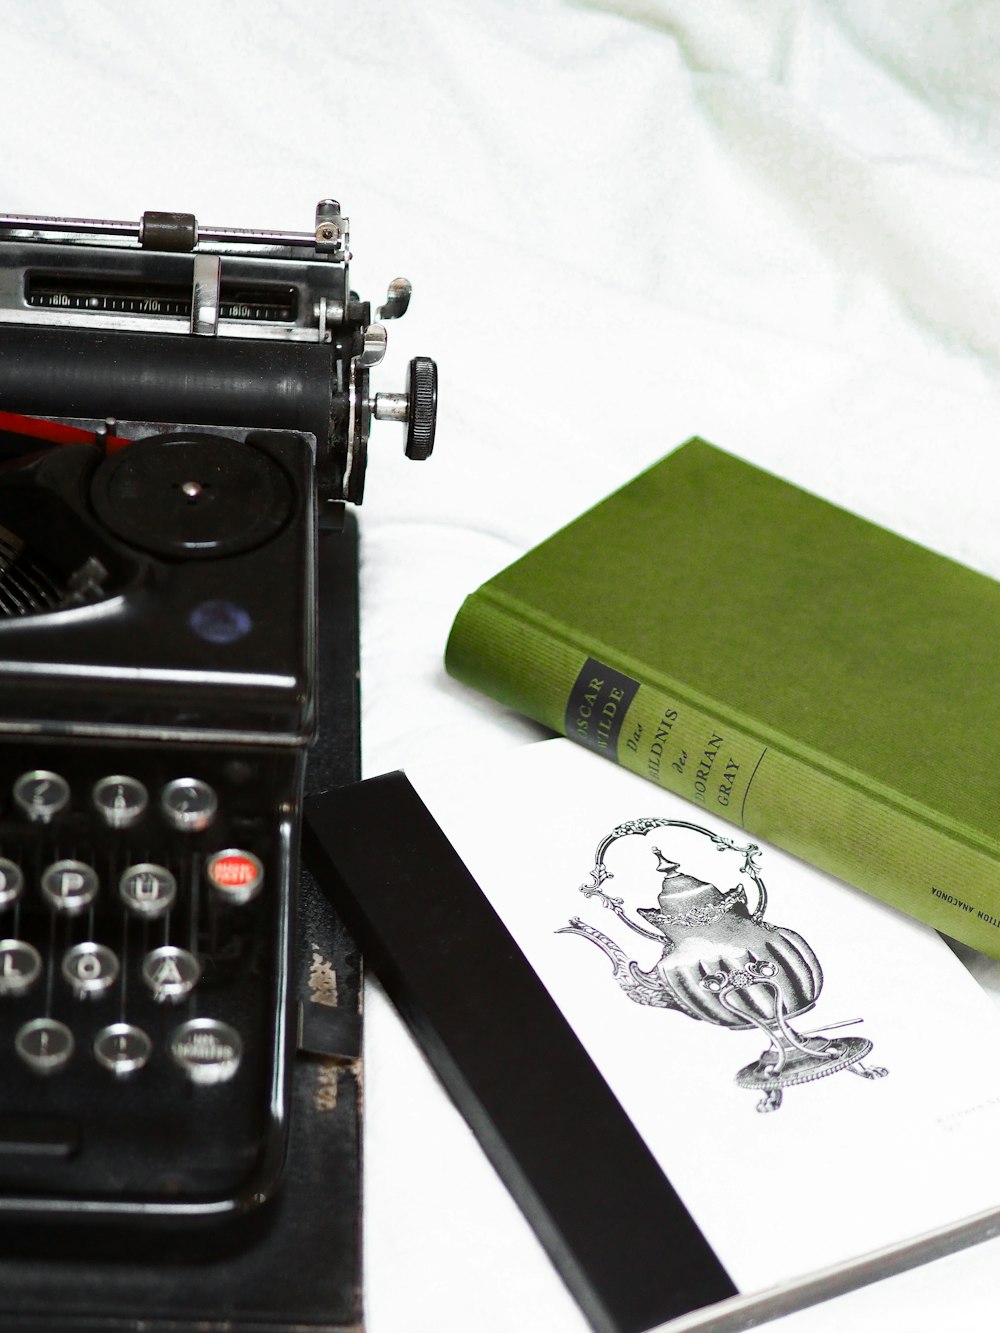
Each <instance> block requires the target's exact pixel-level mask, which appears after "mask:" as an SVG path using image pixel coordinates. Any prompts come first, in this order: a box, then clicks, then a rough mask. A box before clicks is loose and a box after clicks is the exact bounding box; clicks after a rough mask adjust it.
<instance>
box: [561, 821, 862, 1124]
mask: <svg viewBox="0 0 1000 1333" xmlns="http://www.w3.org/2000/svg"><path fill="white" fill-rule="evenodd" d="M670 827H673V828H678V829H687V830H691V831H693V832H695V833H698V834H702V835H704V836H705V837H707V838H709V839H710V840H711V841H712V842H713V843H714V844H715V847H716V849H717V850H718V851H729V852H734V853H737V854H738V855H739V856H741V857H742V866H741V872H740V873H741V874H745V875H746V876H747V877H748V878H749V879H750V880H751V881H752V883H753V885H754V889H755V890H756V899H757V901H756V903H755V905H754V906H753V908H752V909H751V905H750V903H749V901H748V898H747V893H746V889H745V888H744V886H743V884H742V883H739V884H737V885H736V886H735V887H734V888H732V889H730V890H729V891H728V892H723V891H722V890H720V889H719V888H718V887H717V886H716V885H715V884H712V883H710V882H708V881H707V880H703V879H698V878H696V877H695V876H694V875H691V874H688V873H687V872H686V871H685V870H684V869H683V868H682V867H681V865H680V863H679V862H678V861H675V860H673V859H671V858H670V857H668V856H667V855H665V854H664V852H663V851H661V850H660V848H658V847H653V848H652V851H653V855H654V856H655V858H656V862H655V869H656V871H657V873H658V874H659V875H660V891H659V895H658V898H657V906H656V907H638V908H636V914H637V915H638V916H639V917H640V918H641V919H642V921H643V922H645V923H646V924H645V925H640V924H639V923H638V922H636V921H634V920H633V919H632V918H631V917H630V916H629V915H628V914H627V912H626V910H625V907H624V899H622V898H617V897H612V896H610V895H609V894H608V893H606V892H605V891H604V888H603V887H602V886H603V885H604V884H606V882H607V881H608V880H609V879H611V878H613V876H612V873H611V872H610V871H609V870H608V869H607V866H606V864H605V857H606V855H607V852H608V850H609V849H610V848H611V846H612V845H613V844H614V843H615V842H616V841H618V839H620V838H624V837H628V836H631V835H640V836H645V835H646V834H648V833H649V832H651V831H652V830H654V829H664V828H670ZM759 856H760V849H759V848H758V847H757V846H756V845H755V844H753V843H749V844H748V845H747V846H745V847H740V846H738V845H737V844H736V843H735V842H733V841H732V840H731V839H729V838H724V837H721V836H720V835H718V834H715V833H712V832H711V831H710V830H708V829H705V828H702V827H701V826H700V825H698V824H691V823H688V822H687V821H685V820H675V819H662V818H646V819H633V820H628V821H626V822H625V823H624V824H620V825H619V826H618V827H617V828H615V829H614V830H612V832H611V833H610V834H608V836H607V837H605V838H604V839H603V840H602V841H601V843H600V844H599V845H598V848H597V853H596V856H595V860H594V868H593V870H592V871H591V872H590V878H591V882H590V883H589V884H583V885H581V886H580V892H581V893H583V894H584V895H585V896H587V897H588V898H597V899H598V900H599V901H600V902H601V904H602V906H604V907H605V908H607V909H608V910H609V911H611V912H613V913H614V915H615V916H616V917H617V918H618V919H619V920H620V921H622V922H623V923H624V924H625V925H626V926H628V928H629V929H630V930H631V931H633V932H635V933H636V934H638V935H641V936H643V937H644V938H645V939H648V940H651V941H655V942H656V943H657V944H658V945H659V946H660V947H661V953H660V957H659V959H658V960H657V961H656V962H655V963H654V964H653V965H652V966H651V967H649V968H646V969H643V968H641V967H640V966H639V964H638V962H636V961H635V960H634V959H630V958H629V957H628V955H627V954H626V952H625V950H624V949H623V948H622V947H621V946H620V945H619V944H618V943H617V942H616V941H615V940H613V939H611V938H610V937H609V936H608V935H606V934H604V932H603V931H600V930H597V929H596V928H595V927H594V926H592V925H590V924H588V923H587V922H585V921H583V920H581V919H580V918H579V917H573V918H571V920H570V922H569V924H568V925H566V926H562V927H560V929H559V933H565V934H573V935H580V936H582V937H583V938H585V939H588V940H590V941H591V942H592V943H594V944H596V945H597V946H598V948H600V949H601V950H602V951H603V952H604V953H605V954H606V955H607V956H608V958H609V959H610V961H611V965H612V972H613V976H614V978H615V980H616V981H617V982H618V985H619V986H620V987H621V989H622V990H623V991H624V993H625V994H626V995H627V996H628V997H629V999H631V1000H633V1001H634V1002H635V1003H637V1004H642V1005H649V1006H652V1007H653V1008H658V1009H675V1010H677V1011H678V1012H679V1013H682V1014H686V1015H687V1017H689V1018H692V1019H695V1020H696V1021H700V1022H707V1023H712V1024H714V1025H715V1026H718V1027H724V1028H731V1029H743V1030H747V1029H752V1028H758V1029H760V1031H761V1032H763V1033H764V1035H765V1037H766V1038H767V1042H768V1045H767V1048H766V1049H765V1050H764V1051H763V1052H762V1054H761V1055H760V1057H759V1058H758V1059H757V1060H756V1061H754V1062H753V1064H750V1065H747V1066H746V1067H745V1068H743V1069H741V1070H739V1071H738V1072H737V1074H736V1082H737V1084H738V1085H739V1086H741V1087H747V1088H754V1089H758V1090H759V1091H761V1092H762V1093H763V1097H762V1099H761V1100H760V1102H759V1103H758V1105H757V1109H758V1110H759V1111H773V1110H776V1109H777V1108H778V1107H779V1106H780V1105H781V1100H782V1092H783V1090H784V1089H785V1088H786V1087H791V1086H793V1085H795V1084H799V1083H809V1082H813V1081H815V1080H817V1079H821V1078H824V1077H826V1076H827V1075H829V1074H833V1073H836V1072H837V1071H839V1070H841V1069H848V1070H850V1071H851V1072H852V1073H855V1074H858V1075H860V1076H861V1077H863V1078H882V1077H884V1076H885V1074H886V1073H887V1072H888V1071H887V1070H886V1069H884V1068H882V1067H881V1066H873V1067H867V1066H865V1065H864V1064H863V1063H862V1061H863V1060H864V1058H865V1057H866V1056H867V1055H869V1054H870V1052H871V1050H872V1043H871V1041H869V1040H868V1038H866V1037H857V1036H850V1037H844V1036H837V1037H828V1036H825V1035H823V1034H824V1033H825V1032H828V1031H830V1030H832V1029H833V1028H838V1027H844V1026H850V1025H852V1024H854V1023H856V1022H860V1021H861V1020H860V1019H851V1020H849V1021H848V1022H847V1023H837V1024H827V1025H826V1026H825V1027H824V1028H821V1029H816V1030H815V1031H814V1032H809V1033H801V1032H798V1031H796V1029H795V1028H793V1027H792V1025H791V1023H790V1021H789V1020H790V1019H791V1018H793V1017H798V1016H800V1015H803V1014H805V1013H807V1012H808V1011H809V1010H810V1009H812V1008H813V1006H814V1005H815V1004H816V1001H817V999H818V998H819V995H820V992H821V990H822V987H823V971H822V968H821V967H820V963H819V959H818V958H817V956H816V954H815V952H814V950H813V948H812V946H811V945H810V944H809V942H808V941H807V940H806V939H805V938H804V937H803V936H802V935H800V934H799V933H798V932H797V931H795V930H792V929H790V928H789V927H787V926H778V925H773V924H772V923H771V922H769V921H767V920H765V913H766V910H767V890H766V888H765V885H764V881H763V879H762V877H761V873H760V869H759V865H758V859H759Z"/></svg>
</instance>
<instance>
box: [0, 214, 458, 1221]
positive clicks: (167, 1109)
mask: <svg viewBox="0 0 1000 1333" xmlns="http://www.w3.org/2000/svg"><path fill="white" fill-rule="evenodd" d="M348 257H349V255H348V251H347V224H346V219H344V218H342V217H341V215H340V210H339V206H337V205H336V204H335V203H334V202H333V201H331V200H324V201H322V202H321V204H320V205H319V207H318V209H317V214H316V225H315V229H314V232H312V233H302V234H298V233H261V232H239V231H236V230H234V229H215V230H214V231H207V232H206V231H199V229H198V227H197V224H196V223H195V221H194V219H193V218H190V217H189V216H187V215H179V214H147V215H145V217H144V219H143V221H142V222H141V223H139V224H126V223H110V222H109V223H97V222H94V223H90V222H86V221H81V220H64V219H51V218H21V217H16V218H15V217H10V216H8V217H3V218H0V304H2V308H0V1228H3V1227H5V1226H6V1225H8V1224H12V1225H16V1226H18V1227H22V1226H23V1227H27V1228H28V1229H29V1231H30V1229H31V1228H32V1227H39V1226H49V1227H51V1226H58V1227H59V1228H61V1229H66V1228H68V1229H69V1230H70V1232H72V1229H73V1227H74V1226H78V1225H79V1224H80V1223H86V1224H89V1225H90V1226H100V1227H102V1228H109V1227H110V1228H114V1227H119V1228H123V1229H124V1231H125V1232H128V1231H129V1230H131V1229H132V1228H140V1229H145V1230H150V1229H151V1230H152V1231H153V1232H156V1231H157V1229H165V1230H166V1231H167V1232H171V1231H176V1230H177V1229H178V1228H195V1229H197V1228H204V1227H206V1226H209V1227H210V1226H213V1225H217V1224H220V1223H223V1222H226V1221H229V1220H231V1219H234V1218H239V1217H242V1216H243V1215H245V1214H248V1213H252V1212H253V1211H254V1210H256V1209H258V1208H260V1207H261V1206H262V1205H266V1204H267V1203H268V1201H269V1200H271V1199H273V1198H274V1196H275V1195H276V1194H277V1193H280V1190H281V1184H282V1178H283V1170H284V1164H285V1157H286V1147H287V1138H288V1130H289V1111H290V1105H291V1087H292V1082H293V1073H294V1061H295V1057H296V1052H297V1051H298V1049H299V1048H300V1046H301V1044H302V1033H303V1029H304V1027H307V1026H308V1024H307V1023H305V1022H304V1019H303V1013H302V1002H301V994H302V991H301V986H300V985H299V984H298V979H297V976H296V966H297V964H296V958H297V957H298V952H300V951H298V952H297V949H296V920H297V914H298V910H299V907H298V894H299V867H298V838H299V818H300V807H301V801H302V794H303V783H304V775H305V771H306V763H307V757H308V754H309V750H310V746H311V744H312V742H313V739H314V737H315V734H316V729H317V717H318V703H317V691H318V675H319V673H318V667H317V637H318V626H317V563H316V562H317V555H316V552H317V542H318V539H319V534H320V532H321V531H323V532H326V531H327V530H330V529H333V528H336V527H337V526H338V524H339V523H340V522H341V521H342V517H343V507H344V504H345V502H354V503H357V502H359V501H360V499H361V495H362V490H363V485H364V475H365V456H366V446H367V438H368V430H369V427H370V423H371V419H372V417H374V416H383V417H387V418H389V419H392V420H396V421H401V422H404V423H405V424H406V428H407V452H408V453H409V454H410V456H411V457H414V458H423V457H426V456H427V455H428V454H429V453H430V450H431V447H432V445H433V435H434V411H435V407H436V371H435V369H434V367H433V363H432V362H429V361H426V360H425V359H423V358H417V359H416V361H415V362H413V363H411V370H410V375H411V378H410V385H409V387H408V390H407V392H406V393H401V394H381V395H375V396H372V395H371V394H370V391H369V371H370V369H371V367H373V366H374V365H376V364H377V362H378V361H379V360H380V359H381V354H382V351H383V350H384V346H385V331H384V328H383V326H382V325H381V324H380V323H374V324H373V323H372V322H371V316H370V311H369V308H368V306H367V304H366V303H362V302H360V301H359V300H358V299H357V297H356V296H354V295H353V293H351V291H350V287H349V281H348V275H347V259H348ZM408 301H409V286H408V284H406V283H405V282H404V281H403V280H397V281H396V282H395V283H393V284H392V285H391V286H390V288H389V293H388V296H387V300H386V304H385V305H384V306H383V307H382V309H381V310H380V312H379V313H380V316H381V318H382V319H387V318H391V317H395V316H397V315H399V314H402V313H403V312H404V311H405V308H406V305H407V303H408ZM320 614H322V611H321V612H320ZM327 628H328V632H329V627H327Z"/></svg>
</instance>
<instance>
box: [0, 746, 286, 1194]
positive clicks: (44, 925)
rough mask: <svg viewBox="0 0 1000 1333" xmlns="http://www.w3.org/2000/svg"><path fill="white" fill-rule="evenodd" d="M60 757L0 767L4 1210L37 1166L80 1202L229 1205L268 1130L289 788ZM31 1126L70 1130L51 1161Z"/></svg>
mask: <svg viewBox="0 0 1000 1333" xmlns="http://www.w3.org/2000/svg"><path fill="white" fill-rule="evenodd" d="M0 753H2V752H0ZM58 753H59V754H60V755H62V756H65V758H64V759H63V762H61V763H60V762H59V760H58V759H57V758H56V752H53V753H52V754H50V755H49V756H48V757H47V758H46V756H45V755H44V754H42V755H41V756H40V755H39V752H38V750H37V749H35V750H33V751H32V750H28V749H27V747H17V748H16V749H15V750H14V753H7V754H3V758H4V759H5V760H8V761H10V760H14V762H13V763H3V764H2V765H0V810H2V813H0V1193H2V1192H3V1187H4V1185H6V1187H7V1188H8V1189H10V1188H11V1187H16V1188H18V1189H21V1188H24V1187H25V1185H26V1183H28V1184H29V1187H30V1180H31V1177H32V1172H31V1169H30V1168H26V1166H25V1162H26V1161H30V1159H32V1158H33V1157H37V1158H38V1159H39V1160H38V1161H37V1162H36V1163H35V1168H36V1169H35V1175H36V1176H39V1177H44V1178H45V1180H46V1182H47V1184H46V1188H55V1189H57V1190H65V1189H66V1187H67V1186H69V1188H70V1193H71V1194H75V1195H78V1196H89V1195H90V1194H92V1193H93V1192H94V1191H95V1190H97V1191H98V1192H101V1193H107V1192H108V1191H109V1189H110V1190H111V1191H120V1192H121V1193H122V1195H123V1197H135V1198H141V1199H144V1200H147V1199H150V1198H152V1199H154V1200H155V1199H157V1198H161V1199H163V1200H170V1199H172V1198H176V1197H178V1196H181V1197H187V1196H189V1195H190V1196H192V1197H203V1196H204V1197H215V1196H220V1195H226V1194H227V1192H230V1191H232V1190H233V1189H234V1188H236V1182H237V1179H238V1178H239V1177H241V1176H245V1175H246V1174H247V1172H248V1169H249V1167H250V1166H251V1165H252V1163H253V1161H254V1160H255V1159H256V1158H259V1157H260V1155H261V1154H262V1153H263V1152H264V1149H265V1146H266V1143H267V1140H268V1136H269V1134H271V1133H273V1131H274V1129H275V1125H274V1121H275V1110H274V1106H273V1089H274V1087H275V1086H276V1078H278V1072H279V1071H278V1068H277V1062H278V1061H279V1059H280V1056H279V1055H278V1054H276V1050H275V1047H276V1033H277V1031H278V1028H279V1027H280V1024H281V1022H282V1021H283V1019H282V1013H283V1010H282V998H281V997H282V979H283V975H284V971H283V969H284V951H285V948H286V942H287V929H286V924H287V923H286V913H287V882H288V866H287V851H285V850H284V845H285V843H287V839H285V840H284V843H283V840H282V838H281V836H280V835H279V825H278V820H277V816H276V811H277V809H278V805H279V803H280V802H281V800H282V795H283V792H282V788H283V787H287V786H288V785H289V783H290V782H291V781H292V779H293V777H294V774H293V773H292V772H291V771H290V769H289V761H288V760H287V759H286V760H285V761H284V765H282V764H281V763H279V762H278V761H276V760H274V759H273V758H272V757H270V756H268V755H265V754H261V753H258V754H255V755H250V756H249V757H248V756H246V755H243V756H241V757H240V758H239V759H233V758H231V757H227V756H226V755H221V754H220V755H213V754H212V753H211V750H210V747H207V752H206V753H202V754H197V753H187V754H185V753H183V752H181V751H167V750H164V751H163V752H159V751H157V752H146V753H145V754H141V753H136V754H130V753H129V752H128V751H127V750H122V752H121V753H117V754H116V753H111V752H109V747H106V746H105V747H96V746H95V747H93V748H92V749H89V750H88V748H87V747H85V746H84V747H77V748H75V749H69V748H66V749H63V750H61V751H59V752H58ZM29 756H31V757H33V758H34V759H35V764H34V765H33V766H27V765H24V766H22V764H23V760H24V759H25V758H28V757H29ZM39 758H41V759H42V760H43V762H42V763H39V762H38V760H39ZM18 760H21V762H20V763H19V762H17V761H18ZM109 760H111V762H109ZM284 796H285V798H286V802H287V796H288V793H287V791H285V792H284ZM293 800H294V798H293ZM284 808H285V809H286V810H287V809H288V805H287V803H286V804H285V807H284ZM279 1081H280V1080H279ZM37 1115H41V1116H43V1117H45V1122H46V1124H48V1125H52V1124H55V1125H56V1126H62V1129H61V1131H59V1132H57V1134H56V1147H55V1149H54V1150H53V1148H52V1136H51V1135H48V1136H47V1137H46V1139H45V1142H46V1150H45V1153H44V1154H43V1153H41V1152H38V1153H35V1152H34V1150H33V1149H32V1146H31V1145H32V1144H34V1143H35V1139H36V1136H35V1134H34V1133H33V1131H32V1129H31V1120H32V1117H33V1116H37ZM53 1117H54V1119H53ZM278 1119H280V1115H279V1116H278ZM19 1126H20V1129H19V1128H18V1127H19ZM19 1133H20V1135H21V1138H20V1139H19V1138H18V1134H19ZM60 1135H61V1137H60ZM12 1140H13V1141H14V1143H15V1148H16V1150H15V1151H13V1152H5V1145H9V1144H10V1143H11V1141H12ZM25 1144H27V1145H28V1146H27V1147H25ZM43 1156H47V1157H48V1158H52V1157H55V1158H61V1159H64V1160H65V1162H66V1163H68V1164H69V1165H68V1167H67V1168H66V1170H65V1171H64V1172H63V1175H62V1178H61V1179H55V1180H54V1179H53V1178H52V1165H51V1162H49V1161H46V1162H42V1160H41V1158H42V1157H43Z"/></svg>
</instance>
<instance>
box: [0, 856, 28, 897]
mask: <svg viewBox="0 0 1000 1333" xmlns="http://www.w3.org/2000/svg"><path fill="white" fill-rule="evenodd" d="M23 888H24V875H23V874H22V873H21V867H20V866H19V865H15V863H14V862H13V861H9V860H8V859H7V858H6V857H5V856H0V909H2V908H4V907H9V906H10V905H11V903H13V902H16V901H17V900H18V898H20V896H21V892H22V890H23Z"/></svg>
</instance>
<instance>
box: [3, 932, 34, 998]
mask: <svg viewBox="0 0 1000 1333" xmlns="http://www.w3.org/2000/svg"><path fill="white" fill-rule="evenodd" d="M41 975H42V955H41V954H40V953H39V952H38V950H37V949H36V948H35V946H34V945H33V944H29V943H28V942H27V940H0V995H23V994H24V993H25V991H28V990H30V989H31V988H32V986H33V985H34V984H35V982H36V981H37V980H38V978H39V977H40V976H41Z"/></svg>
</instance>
